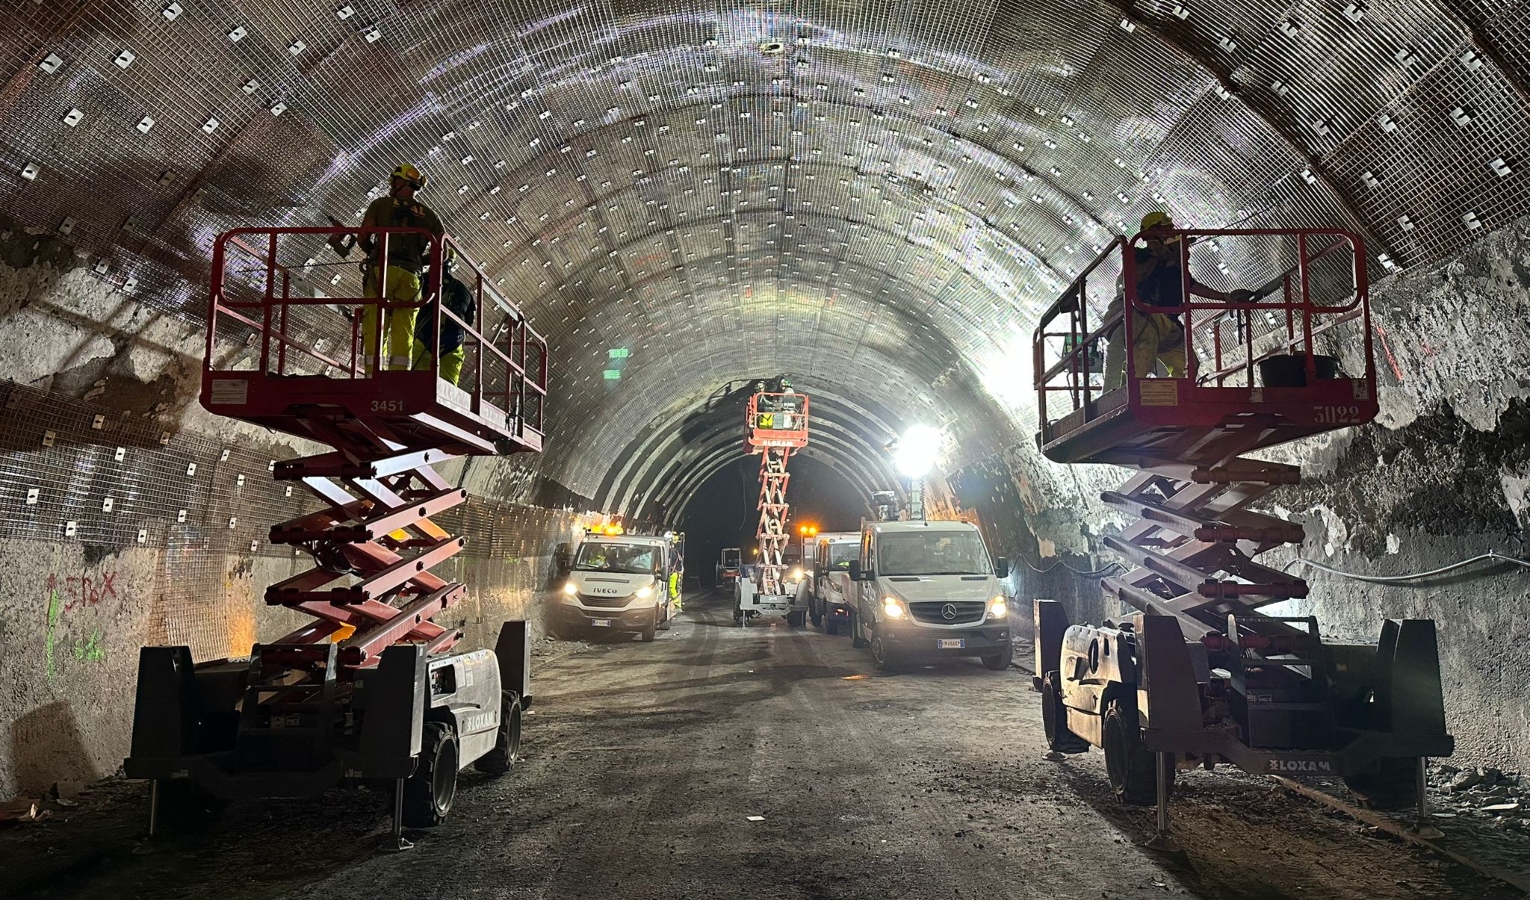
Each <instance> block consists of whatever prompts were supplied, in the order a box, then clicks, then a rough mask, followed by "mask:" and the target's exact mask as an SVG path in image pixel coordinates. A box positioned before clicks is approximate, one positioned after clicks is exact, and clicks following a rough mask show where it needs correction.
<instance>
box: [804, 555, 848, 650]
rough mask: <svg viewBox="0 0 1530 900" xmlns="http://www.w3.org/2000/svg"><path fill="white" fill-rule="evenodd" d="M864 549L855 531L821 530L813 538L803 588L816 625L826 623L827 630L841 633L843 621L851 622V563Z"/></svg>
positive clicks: (831, 632)
mask: <svg viewBox="0 0 1530 900" xmlns="http://www.w3.org/2000/svg"><path fill="white" fill-rule="evenodd" d="M860 552H861V536H860V535H859V534H857V533H856V532H854V531H844V532H834V533H830V534H820V535H819V536H818V537H817V539H816V540H815V541H814V542H813V558H812V559H810V560H807V561H806V575H805V577H804V578H803V580H802V590H803V593H804V594H806V598H807V608H808V618H809V619H811V620H812V622H813V624H814V625H822V626H823V633H824V634H838V633H839V628H840V626H841V625H849V624H850V609H851V607H852V605H853V604H854V601H855V594H854V585H853V584H852V582H851V581H850V563H851V562H852V561H854V560H855V559H857V558H859V556H860Z"/></svg>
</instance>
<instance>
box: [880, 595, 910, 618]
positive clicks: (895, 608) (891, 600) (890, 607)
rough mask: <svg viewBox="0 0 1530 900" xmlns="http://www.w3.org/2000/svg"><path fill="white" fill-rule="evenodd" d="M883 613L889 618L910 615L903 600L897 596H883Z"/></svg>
mask: <svg viewBox="0 0 1530 900" xmlns="http://www.w3.org/2000/svg"><path fill="white" fill-rule="evenodd" d="M882 615H884V616H886V617H887V618H889V619H901V618H903V617H904V616H906V615H908V612H907V611H906V610H905V609H904V608H903V601H902V600H899V599H898V598H897V597H883V598H882Z"/></svg>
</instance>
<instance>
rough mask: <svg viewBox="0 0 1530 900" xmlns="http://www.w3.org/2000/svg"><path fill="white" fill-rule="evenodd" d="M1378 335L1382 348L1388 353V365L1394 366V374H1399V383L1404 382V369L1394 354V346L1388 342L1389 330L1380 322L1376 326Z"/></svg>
mask: <svg viewBox="0 0 1530 900" xmlns="http://www.w3.org/2000/svg"><path fill="white" fill-rule="evenodd" d="M1376 336H1377V337H1379V338H1381V350H1382V352H1383V353H1385V354H1386V355H1387V365H1389V366H1391V367H1392V374H1393V375H1396V376H1397V383H1398V384H1402V380H1403V376H1402V369H1401V368H1399V367H1398V365H1397V357H1395V356H1393V355H1392V348H1391V346H1390V345H1388V344H1387V330H1386V329H1385V328H1382V327H1381V326H1380V325H1379V324H1378V325H1377V326H1376Z"/></svg>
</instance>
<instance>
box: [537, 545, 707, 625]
mask: <svg viewBox="0 0 1530 900" xmlns="http://www.w3.org/2000/svg"><path fill="white" fill-rule="evenodd" d="M679 564H680V563H679V561H678V559H677V554H676V552H675V549H674V544H673V541H671V539H670V538H668V537H664V536H661V535H647V534H621V535H599V534H591V535H588V536H586V537H585V539H584V541H583V542H582V543H581V544H580V545H579V550H578V552H577V553H576V554H575V555H574V559H573V565H572V566H571V567H570V569H569V571H568V574H567V579H566V580H565V581H564V582H563V586H562V588H561V589H560V590H559V592H558V600H559V602H558V604H557V609H556V625H557V627H558V630H559V632H560V633H564V634H587V633H595V632H636V633H637V634H639V635H641V636H642V638H643V640H644V641H651V640H653V639H654V632H655V631H657V630H659V629H660V628H667V627H669V618H670V613H671V611H672V609H673V604H672V602H671V601H672V599H673V598H672V597H671V596H670V593H671V592H670V589H669V588H670V575H671V574H672V573H673V572H674V571H675V567H676V566H678V565H679Z"/></svg>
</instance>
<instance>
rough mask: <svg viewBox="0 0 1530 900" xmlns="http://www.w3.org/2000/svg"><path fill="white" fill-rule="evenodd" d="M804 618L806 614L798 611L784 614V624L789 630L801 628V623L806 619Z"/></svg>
mask: <svg viewBox="0 0 1530 900" xmlns="http://www.w3.org/2000/svg"><path fill="white" fill-rule="evenodd" d="M806 616H807V613H805V612H803V611H802V610H800V609H798V610H793V611H792V612H789V613H787V614H786V624H787V625H788V626H789V627H791V628H801V627H802V623H803V621H804V620H805V619H806Z"/></svg>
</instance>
